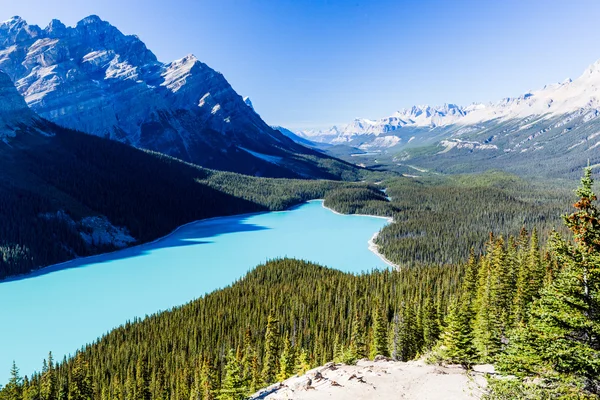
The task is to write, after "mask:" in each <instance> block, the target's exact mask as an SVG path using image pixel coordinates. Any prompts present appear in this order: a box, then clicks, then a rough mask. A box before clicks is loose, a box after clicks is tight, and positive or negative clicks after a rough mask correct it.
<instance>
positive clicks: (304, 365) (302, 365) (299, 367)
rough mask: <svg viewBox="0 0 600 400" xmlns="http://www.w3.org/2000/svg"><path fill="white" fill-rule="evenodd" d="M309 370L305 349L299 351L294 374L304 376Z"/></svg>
mask: <svg viewBox="0 0 600 400" xmlns="http://www.w3.org/2000/svg"><path fill="white" fill-rule="evenodd" d="M309 369H310V361H309V359H308V352H307V351H306V350H305V349H302V350H300V354H299V355H298V363H297V364H296V373H297V374H298V375H304V374H305V373H306V371H308V370H309Z"/></svg>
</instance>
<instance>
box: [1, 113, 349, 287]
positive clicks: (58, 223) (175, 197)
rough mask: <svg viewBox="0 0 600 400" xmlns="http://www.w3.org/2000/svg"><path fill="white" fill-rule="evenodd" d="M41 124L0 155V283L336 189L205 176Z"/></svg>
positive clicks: (235, 176)
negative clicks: (211, 219) (198, 223)
mask: <svg viewBox="0 0 600 400" xmlns="http://www.w3.org/2000/svg"><path fill="white" fill-rule="evenodd" d="M41 124H44V125H43V126H39V127H30V128H27V129H28V130H26V131H24V132H23V133H22V134H19V135H17V136H16V137H15V138H13V139H11V141H10V145H6V144H4V143H2V144H1V145H0V218H1V219H2V225H1V226H0V279H2V278H5V277H7V276H11V275H15V274H21V273H26V272H29V271H31V270H32V269H37V268H39V267H43V266H46V265H49V264H53V263H58V262H61V261H65V260H68V259H72V258H75V257H80V256H86V255H91V254H95V253H99V252H105V251H110V250H114V249H116V248H119V247H123V246H127V245H131V244H135V243H142V242H146V241H149V240H153V239H156V238H158V237H160V236H163V235H166V234H167V233H169V232H171V231H172V230H173V229H175V228H176V227H178V226H180V225H182V224H185V223H187V222H191V221H194V220H198V219H202V218H208V217H214V216H223V215H231V214H237V213H247V212H256V211H268V210H282V209H285V208H287V207H290V206H292V205H295V204H298V203H301V202H303V201H306V200H309V199H314V198H322V197H323V196H324V195H325V193H326V192H327V191H328V190H330V189H332V188H335V187H338V186H340V185H344V183H342V182H334V181H315V180H287V179H268V178H255V177H249V176H243V175H238V174H235V173H226V172H216V171H211V170H207V169H203V168H200V167H198V166H195V165H193V164H188V163H184V162H181V161H179V160H176V159H174V158H171V157H167V156H164V155H161V154H158V153H151V152H145V151H141V150H137V149H134V148H131V147H129V146H126V145H123V144H120V143H115V142H113V141H109V140H105V139H101V138H97V137H93V136H89V135H84V134H81V133H78V132H73V131H68V130H64V129H60V128H58V127H56V126H53V125H51V124H47V125H46V123H45V122H41ZM39 130H43V131H45V132H48V133H49V135H41V134H39ZM50 133H51V135H50ZM90 238H91V239H90Z"/></svg>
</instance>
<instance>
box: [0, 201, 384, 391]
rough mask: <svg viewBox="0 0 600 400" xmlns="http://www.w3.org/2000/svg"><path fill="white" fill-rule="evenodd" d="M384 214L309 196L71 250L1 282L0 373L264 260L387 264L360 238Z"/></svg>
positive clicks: (345, 267) (26, 367)
mask: <svg viewBox="0 0 600 400" xmlns="http://www.w3.org/2000/svg"><path fill="white" fill-rule="evenodd" d="M387 223H388V222H387V220H385V219H382V218H374V217H367V216H353V215H339V214H335V213H333V212H332V211H330V210H327V209H325V208H324V207H323V202H322V201H311V202H308V203H305V204H303V205H301V206H298V207H295V208H293V209H291V210H289V211H282V212H271V213H262V214H251V215H240V216H232V217H223V218H215V219H211V220H206V221H199V222H195V223H192V224H189V225H186V226H184V227H182V228H179V229H178V230H176V231H175V232H174V233H172V234H171V235H169V236H167V237H165V238H163V239H160V240H158V241H156V242H154V243H149V244H145V245H141V246H137V247H134V248H130V249H125V250H122V251H118V252H115V253H110V254H105V255H100V256H95V257H90V258H86V259H80V260H74V261H71V262H68V263H64V264H61V265H57V266H52V267H48V268H45V269H44V270H42V271H37V272H35V273H33V274H30V275H27V276H24V277H19V278H16V279H13V280H11V281H3V282H1V283H0V304H1V305H2V307H1V308H0V327H1V329H0V383H1V384H5V383H6V382H7V380H8V375H9V369H10V366H11V364H12V361H13V360H15V361H16V362H17V366H18V367H19V368H20V369H21V375H29V374H31V372H33V371H35V370H39V369H41V365H42V360H43V359H44V358H46V356H47V354H48V351H52V353H53V355H54V358H55V359H56V360H62V358H63V355H65V354H72V353H73V352H74V351H76V350H77V349H78V348H79V347H81V346H82V345H84V344H85V343H89V342H92V341H94V340H95V339H97V338H98V337H99V336H101V335H103V334H104V333H106V332H107V331H109V330H110V329H112V328H114V327H116V326H118V325H121V324H122V323H124V322H125V321H127V320H131V319H133V318H134V317H144V316H145V315H149V314H152V313H155V312H157V311H159V310H166V309H169V308H171V307H173V306H177V305H181V304H184V303H187V302H189V301H190V300H193V299H195V298H198V297H201V296H203V295H204V294H206V293H208V292H211V291H213V290H215V289H218V288H222V287H224V286H227V285H229V284H231V283H232V282H234V281H235V280H236V279H238V278H240V277H242V276H243V275H244V274H245V273H246V272H248V271H249V270H250V269H252V268H253V267H255V266H257V265H258V264H261V263H264V262H265V261H267V260H270V259H274V258H281V257H294V258H300V259H305V260H310V261H313V262H316V263H319V264H321V265H326V266H328V267H331V268H336V269H340V270H342V271H347V272H361V271H367V270H371V269H373V268H387V265H386V264H385V262H383V261H382V260H381V259H380V258H379V257H377V255H375V254H374V253H373V252H371V251H370V250H369V248H368V241H369V239H370V238H371V237H372V236H373V234H375V233H376V232H378V231H379V230H380V229H381V228H382V227H383V226H385V225H386V224H387Z"/></svg>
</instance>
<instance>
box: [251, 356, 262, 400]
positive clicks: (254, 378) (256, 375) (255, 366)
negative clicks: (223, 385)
mask: <svg viewBox="0 0 600 400" xmlns="http://www.w3.org/2000/svg"><path fill="white" fill-rule="evenodd" d="M260 386H261V376H260V364H259V362H258V355H257V354H256V351H255V352H254V357H253V358H252V373H251V378H250V386H249V387H250V390H249V391H250V393H254V392H256V391H257V390H258V389H260Z"/></svg>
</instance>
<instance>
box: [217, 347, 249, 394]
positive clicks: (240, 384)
mask: <svg viewBox="0 0 600 400" xmlns="http://www.w3.org/2000/svg"><path fill="white" fill-rule="evenodd" d="M246 393H247V388H246V387H245V386H244V377H243V372H242V366H241V365H240V362H239V361H238V359H237V357H236V355H235V351H234V350H233V349H231V350H229V353H228V354H227V359H226V364H225V377H224V378H223V382H222V384H221V390H220V391H219V396H218V399H219V400H243V399H245V398H246Z"/></svg>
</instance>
